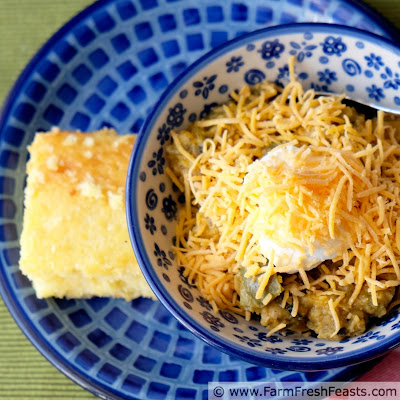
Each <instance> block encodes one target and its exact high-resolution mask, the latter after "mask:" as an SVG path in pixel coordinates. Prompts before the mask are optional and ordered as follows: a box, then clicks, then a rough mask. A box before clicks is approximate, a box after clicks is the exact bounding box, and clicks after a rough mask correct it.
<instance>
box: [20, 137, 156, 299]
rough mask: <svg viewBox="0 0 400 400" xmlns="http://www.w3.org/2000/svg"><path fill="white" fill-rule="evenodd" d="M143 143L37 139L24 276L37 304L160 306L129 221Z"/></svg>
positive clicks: (29, 166)
mask: <svg viewBox="0 0 400 400" xmlns="http://www.w3.org/2000/svg"><path fill="white" fill-rule="evenodd" d="M135 137H136V136H135V135H118V134H117V133H116V132H115V131H113V130H109V129H104V130H101V131H97V132H93V133H72V132H61V131H59V130H57V129H55V130H53V131H52V132H48V133H38V134H36V136H35V139H34V141H33V143H32V145H31V146H30V147H29V148H28V149H29V152H30V160H29V162H28V164H27V173H28V178H27V186H26V189H25V213H24V223H23V231H22V235H21V257H20V269H21V271H22V272H23V273H24V274H25V275H26V276H27V277H28V278H29V279H30V280H31V281H32V283H33V287H34V289H35V291H36V294H37V297H39V298H44V297H51V296H54V297H60V298H61V297H67V298H90V297H93V296H101V297H120V298H125V299H126V300H131V299H133V298H136V297H140V296H144V297H151V298H155V297H154V294H153V292H152V291H151V289H150V287H149V286H148V284H147V282H146V281H145V279H144V277H143V275H142V273H141V270H140V268H139V266H138V263H137V261H136V259H135V256H134V253H133V250H132V247H131V244H130V240H129V234H128V228H127V225H126V217H125V202H124V194H125V180H126V174H127V170H128V163H129V158H130V154H131V151H132V148H133V145H134V142H135Z"/></svg>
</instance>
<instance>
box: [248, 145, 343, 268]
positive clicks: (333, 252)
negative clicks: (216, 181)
mask: <svg viewBox="0 0 400 400" xmlns="http://www.w3.org/2000/svg"><path fill="white" fill-rule="evenodd" d="M299 151H300V149H299V148H298V147H296V146H293V145H287V146H281V147H278V148H276V149H273V150H271V151H270V152H268V153H267V154H266V155H265V156H264V157H262V158H261V159H259V160H256V161H254V162H253V164H251V165H250V166H249V168H248V174H247V176H246V177H245V179H244V184H246V180H251V176H250V174H259V175H260V171H262V168H267V169H268V168H273V169H274V170H275V171H285V170H286V171H287V170H289V169H291V170H296V168H297V167H298V157H296V156H297V155H298V153H299ZM303 162H304V160H303ZM268 193H269V192H268V190H267V191H266V194H264V199H265V207H266V208H267V207H269V208H271V207H274V203H273V201H272V200H270V199H269V196H268ZM282 196H283V197H284V194H283V195H282ZM320 201H323V200H321V199H320ZM260 207H263V204H262V202H261V204H260ZM260 215H261V217H260V219H259V221H257V222H256V224H255V227H256V229H255V231H256V232H255V234H256V236H257V238H258V243H259V246H260V250H261V253H262V255H263V256H264V257H266V258H267V259H270V258H273V262H274V266H275V267H278V268H284V269H285V273H296V272H298V271H299V268H302V269H304V270H305V271H309V270H311V269H313V268H315V267H316V266H318V265H319V264H321V263H322V262H323V261H326V260H329V259H333V258H335V257H336V256H338V255H339V254H340V253H341V252H342V251H344V250H345V249H347V248H348V242H347V240H346V239H345V238H346V236H345V235H338V237H337V238H335V239H332V238H329V237H326V236H325V237H315V238H314V239H313V241H312V246H311V250H310V243H305V242H301V241H299V237H298V236H297V235H296V237H295V236H294V235H292V234H291V232H293V231H295V229H293V227H290V229H288V227H287V219H286V218H285V215H284V214H282V213H279V212H278V213H275V214H274V215H273V217H271V218H270V219H268V220H265V218H266V217H265V215H268V212H260ZM263 218H264V219H263ZM264 226H265V227H268V228H264ZM253 234H254V232H253ZM289 243H290V245H289ZM285 244H286V245H285Z"/></svg>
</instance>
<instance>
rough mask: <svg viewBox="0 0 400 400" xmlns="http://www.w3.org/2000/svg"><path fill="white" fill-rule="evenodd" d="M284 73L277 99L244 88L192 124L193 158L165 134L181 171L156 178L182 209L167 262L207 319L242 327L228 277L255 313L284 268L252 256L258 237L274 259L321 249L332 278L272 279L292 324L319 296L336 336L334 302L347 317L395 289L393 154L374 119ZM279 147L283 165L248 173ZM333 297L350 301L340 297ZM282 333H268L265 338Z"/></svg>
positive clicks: (397, 249)
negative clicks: (209, 313) (246, 290)
mask: <svg viewBox="0 0 400 400" xmlns="http://www.w3.org/2000/svg"><path fill="white" fill-rule="evenodd" d="M289 70H290V75H291V81H290V83H289V84H288V85H287V86H286V87H285V88H283V89H280V88H278V87H276V86H275V85H274V84H272V83H268V82H264V83H261V84H259V85H258V86H257V87H256V88H255V89H250V88H249V87H247V86H246V87H244V88H243V89H242V90H241V91H239V92H238V93H236V92H235V93H232V94H231V97H232V100H231V101H230V102H228V103H226V104H224V105H222V106H219V107H216V108H215V109H214V110H212V111H211V114H210V115H209V117H207V118H206V119H204V120H201V121H197V122H195V123H193V125H192V126H191V127H190V128H189V130H190V132H191V135H192V136H193V137H194V138H200V139H201V138H202V139H201V140H199V142H200V145H198V146H197V147H196V146H188V145H187V140H184V135H185V134H187V132H180V133H176V132H171V136H172V138H173V145H172V147H173V149H174V150H173V151H171V152H170V154H172V155H174V154H176V153H177V152H178V154H179V157H181V159H182V160H184V162H183V161H182V163H181V164H182V165H183V164H184V165H187V168H183V167H182V165H181V166H180V167H179V168H180V169H178V167H176V168H174V165H172V164H177V163H171V164H170V165H169V166H168V168H167V169H166V173H167V174H168V176H170V177H171V180H172V182H173V183H175V185H176V186H177V187H178V189H179V190H181V191H182V192H183V193H184V194H185V200H186V202H185V206H184V207H183V208H182V210H180V214H179V217H178V223H177V229H176V238H177V242H176V246H174V251H175V253H176V257H177V260H178V262H179V264H180V265H182V266H184V267H185V270H186V271H187V274H188V276H189V277H190V280H191V282H193V283H195V284H196V285H197V287H198V288H199V290H200V291H201V293H202V295H203V296H204V297H205V298H206V299H208V300H209V301H210V302H211V304H212V305H213V308H214V309H215V310H217V309H218V308H222V309H228V310H231V311H233V312H236V313H239V314H241V315H245V316H246V318H250V311H249V310H248V309H244V308H243V307H242V305H241V304H240V297H239V296H238V291H237V288H236V289H235V279H236V278H235V277H237V275H238V274H239V270H240V269H241V268H246V272H245V277H246V279H250V278H252V277H253V279H254V282H257V284H258V285H259V286H258V290H257V293H256V295H255V299H256V300H259V301H261V302H262V303H263V305H264V306H265V307H268V306H269V305H271V304H272V303H274V301H273V300H274V296H273V295H272V294H271V293H268V294H267V295H265V296H264V298H262V297H263V293H264V290H265V288H266V287H267V285H268V283H269V282H270V279H271V277H272V276H273V275H275V274H278V275H281V274H283V275H287V276H290V275H291V274H292V273H293V266H291V267H289V266H279V267H278V266H277V265H276V261H277V255H276V254H274V252H273V250H271V252H270V253H269V254H268V256H266V255H265V254H263V253H262V251H261V248H260V238H261V237H262V236H263V235H264V236H268V235H269V236H268V237H271V238H273V239H274V240H275V242H276V243H278V244H279V246H280V248H288V249H291V250H292V251H300V252H304V251H305V249H307V251H308V253H309V254H310V255H313V254H315V253H316V252H317V251H318V249H319V247H321V246H325V247H327V251H328V250H329V254H330V255H331V256H330V257H328V258H327V259H329V260H332V262H334V263H336V264H335V266H333V267H329V268H328V266H327V265H325V264H324V263H321V264H320V266H319V267H318V270H319V274H320V278H318V279H312V278H311V277H310V275H309V273H308V271H307V270H306V269H305V268H303V267H301V266H298V267H297V269H296V273H295V274H293V278H290V279H289V278H288V279H287V278H285V279H283V282H282V287H283V292H282V294H281V295H280V297H279V303H280V306H281V307H282V308H285V307H287V306H288V305H291V307H292V308H291V315H292V317H293V318H295V317H297V316H298V315H299V313H300V312H301V307H300V306H301V304H302V297H304V296H306V295H307V294H308V293H312V294H313V295H315V296H323V295H325V296H326V295H327V294H329V296H330V297H329V301H328V308H329V312H330V314H331V316H332V319H333V321H334V325H335V328H334V332H333V333H332V337H334V336H335V335H337V334H338V332H339V330H340V329H341V322H340V319H339V316H338V308H339V307H340V304H341V302H344V301H347V302H348V305H349V306H350V307H351V306H352V305H353V304H355V302H356V300H357V298H358V297H359V296H360V294H361V293H362V291H363V290H364V289H363V288H367V289H368V293H369V294H370V296H371V300H372V304H373V305H374V306H378V302H379V295H378V294H379V291H381V290H386V289H387V288H391V287H394V286H398V285H399V284H400V267H399V260H400V201H399V194H400V145H399V144H398V143H397V140H396V137H397V136H396V134H395V129H396V128H395V125H394V124H393V125H392V124H391V123H390V121H386V120H385V114H384V113H383V112H378V115H377V119H376V121H371V120H365V118H364V116H362V115H359V114H357V113H356V112H355V111H354V110H351V109H347V108H346V107H345V105H344V104H343V103H342V102H341V100H342V98H343V97H335V96H331V97H316V96H315V93H314V91H313V90H308V91H306V92H304V91H303V89H302V87H301V85H300V84H299V83H298V82H297V81H296V80H295V78H294V64H293V59H291V61H290V63H289ZM196 140H197V139H196ZM196 143H197V142H196ZM289 146H295V147H296V148H297V149H298V150H297V153H296V154H295V155H294V156H293V165H291V164H290V165H289V164H288V161H287V160H285V159H282V160H280V161H279V162H276V163H275V164H274V165H272V164H269V165H267V166H266V164H265V163H264V164H262V162H260V163H259V166H257V165H258V164H257V163H256V162H254V161H255V160H259V159H261V158H262V157H263V156H264V155H265V154H266V153H268V152H269V151H270V150H271V149H272V148H274V150H273V151H274V153H275V154H278V153H279V151H280V149H287V148H288V147H289ZM195 147H196V151H194V150H193V149H194V148H195ZM190 149H192V150H190ZM191 151H192V152H191ZM192 153H193V154H192ZM271 154H272V153H271ZM169 157H173V156H171V155H170V156H169ZM257 168H258V169H257ZM252 171H253V172H254V171H255V173H252ZM278 227H279V230H281V231H282V232H283V233H282V234H281V236H279V234H278V233H277V231H278ZM274 257H275V259H274ZM343 288H348V289H350V292H349V295H348V296H345V292H344V291H343ZM285 326H286V324H285V323H279V324H277V325H276V326H275V327H274V328H273V329H272V330H270V332H269V334H272V333H271V332H273V333H274V332H276V331H278V330H280V329H283V328H284V327H285Z"/></svg>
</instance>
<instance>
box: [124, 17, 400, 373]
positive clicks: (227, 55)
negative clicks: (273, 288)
mask: <svg viewBox="0 0 400 400" xmlns="http://www.w3.org/2000/svg"><path fill="white" fill-rule="evenodd" d="M361 44H362V45H361ZM290 56H295V57H296V59H297V61H296V64H295V73H296V75H297V77H298V79H300V80H301V82H302V84H303V86H304V87H305V88H310V87H313V88H315V89H317V90H320V89H322V90H330V91H335V92H344V91H346V90H348V89H351V90H352V92H351V95H352V96H353V97H356V98H357V97H358V98H360V99H371V100H374V101H376V102H377V104H380V105H383V106H385V107H387V108H390V107H397V108H398V105H397V98H398V97H399V95H400V93H399V91H397V90H396V87H397V86H399V85H398V76H397V75H396V74H397V72H393V71H397V69H398V68H399V66H400V50H399V49H398V48H396V47H395V46H394V45H392V44H390V43H389V42H386V41H383V40H380V39H379V38H378V37H375V36H371V35H367V34H364V33H362V32H360V31H356V30H352V29H348V28H344V27H338V26H337V27H334V28H332V27H329V26H324V25H310V24H307V25H303V26H291V27H285V28H280V27H277V28H269V29H267V30H264V31H260V32H257V33H253V34H250V35H248V36H247V37H245V38H239V39H237V40H236V41H233V42H231V43H230V44H229V45H227V46H225V47H224V48H221V49H218V50H216V51H214V52H212V53H211V54H210V55H209V56H208V58H207V57H206V58H204V59H201V60H200V61H199V62H197V63H195V64H194V65H193V66H192V68H189V69H188V70H187V72H186V73H185V74H184V75H183V76H182V77H181V80H180V81H177V82H175V83H174V84H173V85H172V86H171V87H170V88H169V90H168V91H167V92H166V93H165V94H164V95H163V97H162V98H161V100H160V101H159V103H158V104H157V105H156V107H155V111H154V112H153V113H152V114H151V115H150V116H149V118H148V120H147V121H146V123H145V128H144V130H143V131H142V134H141V136H140V138H139V139H138V142H139V143H138V147H137V151H136V153H135V154H134V157H133V159H132V161H131V166H130V175H129V178H128V183H127V209H128V211H129V213H128V221H129V225H130V230H131V232H130V233H131V238H132V241H133V244H134V246H135V250H136V253H137V255H138V257H139V260H140V263H141V266H142V269H143V271H144V273H145V276H146V278H147V279H148V281H149V283H150V285H151V286H152V288H153V289H154V291H155V293H156V294H157V296H158V297H159V298H160V299H161V301H162V302H163V303H164V304H165V305H166V306H167V308H168V309H169V310H170V311H171V312H172V313H173V314H174V315H175V316H177V317H178V318H179V319H180V320H181V321H182V322H183V323H184V324H185V325H186V326H187V327H189V328H190V329H191V330H193V331H194V332H196V333H197V334H198V335H200V336H201V337H202V338H203V339H205V340H207V341H208V342H211V343H213V344H215V345H216V346H218V348H220V349H223V350H225V351H227V352H228V353H230V354H232V355H234V356H237V357H240V358H243V359H245V360H247V361H251V362H257V363H261V364H264V365H268V366H274V367H281V368H283V367H285V366H286V367H289V368H292V369H302V370H306V369H310V370H313V369H318V368H333V367H338V366H344V365H349V364H352V363H356V362H360V361H362V360H363V359H365V358H369V357H371V356H378V355H380V354H381V353H382V352H383V351H384V350H385V349H386V348H388V347H390V346H392V345H393V344H394V343H395V344H398V343H399V342H400V328H399V326H400V322H399V315H398V314H397V313H395V314H392V315H391V316H390V317H388V318H387V319H384V320H383V321H381V322H380V323H379V324H380V326H379V327H378V326H377V327H374V326H372V327H371V329H370V330H369V331H368V332H366V333H365V334H364V335H361V336H359V337H355V338H350V339H346V340H343V341H341V342H340V345H339V344H338V343H334V342H329V341H326V340H321V339H317V338H314V337H311V336H310V337H302V336H300V335H298V334H294V333H293V332H287V333H286V334H284V333H277V334H275V335H273V336H271V337H268V336H267V334H266V331H265V330H264V328H263V327H262V326H260V325H259V324H258V323H257V321H249V322H247V321H245V320H244V319H243V318H242V317H241V316H236V315H235V316H233V317H234V318H228V319H227V318H221V315H219V314H214V313H213V311H212V309H211V308H210V307H208V306H207V303H206V302H205V301H204V299H203V298H202V296H201V294H200V293H199V292H198V290H197V289H196V288H195V287H193V286H192V287H190V286H187V287H186V291H185V293H186V292H190V293H191V296H190V301H189V300H188V293H186V294H185V296H183V297H182V296H181V295H180V294H179V293H180V289H179V288H180V287H181V282H182V274H181V272H179V269H178V268H177V264H176V260H173V259H172V258H171V257H170V256H169V255H167V254H166V253H163V254H164V255H165V259H166V260H168V266H169V268H168V271H167V272H166V271H165V269H160V268H157V265H159V264H160V261H159V259H160V256H159V255H157V256H156V257H155V256H154V254H153V252H154V251H153V247H154V243H156V246H159V247H160V248H162V249H163V250H164V252H165V251H167V250H168V249H169V248H170V246H171V243H172V241H173V238H172V236H173V232H174V231H175V224H176V220H175V219H174V218H169V215H166V214H165V210H164V209H163V204H162V201H161V198H164V199H165V198H166V196H171V197H169V199H170V200H169V201H170V202H175V204H176V205H177V204H178V203H179V200H178V197H179V193H178V192H177V191H176V190H174V185H173V184H172V183H171V182H170V181H169V179H168V177H167V176H166V175H165V173H164V174H163V173H160V174H157V175H155V176H154V174H153V172H152V171H153V168H154V166H153V164H154V163H151V165H149V161H146V157H148V155H150V156H151V157H152V159H154V158H156V157H155V155H156V154H158V153H159V152H160V151H161V150H162V148H163V147H162V146H161V148H160V141H159V140H158V139H157V132H160V131H161V130H163V129H165V128H164V127H165V126H166V125H169V121H170V120H171V112H173V111H172V110H176V109H179V110H181V114H180V118H181V119H182V120H181V119H180V120H179V127H181V128H184V127H185V126H186V125H187V124H188V123H189V122H190V121H192V120H196V119H199V118H202V116H203V114H204V113H203V111H204V107H205V104H207V105H209V104H218V103H221V102H224V101H227V100H228V98H229V93H230V92H232V91H235V90H239V89H240V88H241V87H242V86H243V85H245V84H254V83H258V82H260V81H261V80H262V79H268V80H270V81H273V82H277V83H278V84H280V85H285V84H286V83H287V81H288V79H289V76H288V65H287V64H288V59H289V57H290ZM371 70H373V71H374V79H373V80H371V78H370V77H369V74H367V73H366V72H367V71H371ZM376 71H379V74H376ZM389 81H390V82H391V83H390V84H388V83H387V82H389ZM218 87H226V88H228V90H227V91H223V92H221V91H219V90H215V89H216V88H218ZM206 89H207V91H206ZM182 93H184V99H182ZM205 102H206V103H205ZM183 110H184V112H183ZM189 116H191V118H189ZM141 174H142V175H145V176H147V177H149V179H146V180H140V179H138V177H139V176H140V175H141ZM150 177H151V178H150ZM161 182H162V184H163V186H164V187H165V192H164V193H162V194H161V193H159V190H158V187H159V185H160V183H161ZM175 189H176V188H175ZM149 192H151V193H152V195H153V196H157V197H158V198H159V200H160V201H158V202H157V207H153V205H154V203H155V202H154V201H153V202H151V204H150V207H149V206H148V200H147V198H148V194H149ZM164 208H165V205H164ZM175 210H176V209H175V208H174V213H175ZM148 215H149V216H151V217H152V218H153V220H154V221H156V222H155V227H156V228H155V229H154V228H153V234H152V233H151V232H149V229H148V228H147V229H146V226H145V224H146V223H147V224H148V222H146V221H148V219H149V217H148ZM174 215H175V214H174ZM146 218H147V219H146ZM161 224H163V225H165V226H166V227H167V231H168V232H170V233H169V234H168V235H163V234H161V233H160V232H161V231H160V229H159V226H160V225H161ZM153 266H154V267H153ZM162 273H166V274H167V275H168V277H169V279H168V282H166V281H165V279H163V278H162V277H161V274H162ZM188 304H190V307H188Z"/></svg>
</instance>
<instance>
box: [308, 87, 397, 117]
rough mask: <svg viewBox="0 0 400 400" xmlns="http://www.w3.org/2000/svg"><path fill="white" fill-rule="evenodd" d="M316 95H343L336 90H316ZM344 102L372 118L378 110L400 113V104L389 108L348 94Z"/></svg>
mask: <svg viewBox="0 0 400 400" xmlns="http://www.w3.org/2000/svg"><path fill="white" fill-rule="evenodd" d="M315 95H316V96H342V94H341V93H334V92H322V91H315ZM343 103H344V104H346V105H347V106H349V107H354V108H355V109H356V110H357V111H358V112H359V113H361V114H364V115H365V117H366V118H368V119H371V118H375V117H376V113H377V111H378V110H382V111H385V112H387V113H391V114H396V115H400V106H399V107H398V108H394V107H393V108H389V107H386V106H383V105H381V104H379V103H375V102H370V103H368V102H366V101H365V100H357V99H353V98H351V97H350V96H348V95H345V97H344V99H343Z"/></svg>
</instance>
